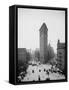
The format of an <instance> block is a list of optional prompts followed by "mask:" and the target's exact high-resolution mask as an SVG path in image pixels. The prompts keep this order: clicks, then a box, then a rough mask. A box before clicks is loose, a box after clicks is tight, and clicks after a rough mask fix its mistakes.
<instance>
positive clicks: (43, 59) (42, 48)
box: [39, 23, 48, 63]
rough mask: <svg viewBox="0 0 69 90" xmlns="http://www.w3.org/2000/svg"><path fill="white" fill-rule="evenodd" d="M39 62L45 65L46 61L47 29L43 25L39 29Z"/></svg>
mask: <svg viewBox="0 0 69 90" xmlns="http://www.w3.org/2000/svg"><path fill="white" fill-rule="evenodd" d="M39 31H40V62H41V63H45V62H47V61H48V52H47V45H48V40H47V39H48V33H47V32H48V29H47V26H46V24H45V23H43V24H42V26H41V28H40V30H39Z"/></svg>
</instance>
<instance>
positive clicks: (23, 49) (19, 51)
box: [18, 48, 27, 65]
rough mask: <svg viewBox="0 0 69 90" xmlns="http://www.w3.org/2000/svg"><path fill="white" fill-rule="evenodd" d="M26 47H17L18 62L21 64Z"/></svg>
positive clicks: (24, 59) (24, 56)
mask: <svg viewBox="0 0 69 90" xmlns="http://www.w3.org/2000/svg"><path fill="white" fill-rule="evenodd" d="M26 53H27V50H26V48H18V64H20V65H21V64H22V63H24V62H25V61H26Z"/></svg>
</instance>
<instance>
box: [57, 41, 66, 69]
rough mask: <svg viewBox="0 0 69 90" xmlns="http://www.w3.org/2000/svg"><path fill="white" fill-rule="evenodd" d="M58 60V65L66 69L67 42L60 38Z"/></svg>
mask: <svg viewBox="0 0 69 90" xmlns="http://www.w3.org/2000/svg"><path fill="white" fill-rule="evenodd" d="M57 62H58V67H59V68H60V69H61V70H63V71H64V69H65V43H61V42H60V41H59V40H58V43H57Z"/></svg>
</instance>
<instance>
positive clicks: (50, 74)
mask: <svg viewBox="0 0 69 90" xmlns="http://www.w3.org/2000/svg"><path fill="white" fill-rule="evenodd" d="M19 78H20V79H21V77H20V76H19ZM61 79H65V76H64V75H63V74H62V73H59V69H58V68H55V66H53V67H52V65H49V64H39V63H37V64H36V62H32V64H30V65H29V66H28V69H27V74H26V75H25V77H24V78H23V79H21V82H23V81H39V80H40V81H42V80H61Z"/></svg>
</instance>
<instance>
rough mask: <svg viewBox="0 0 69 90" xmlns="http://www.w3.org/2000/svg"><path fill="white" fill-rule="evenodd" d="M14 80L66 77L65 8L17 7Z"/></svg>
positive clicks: (49, 79)
mask: <svg viewBox="0 0 69 90" xmlns="http://www.w3.org/2000/svg"><path fill="white" fill-rule="evenodd" d="M17 12H18V15H17V16H18V17H17V18H18V26H17V27H18V35H17V36H18V37H17V38H18V41H17V42H18V47H17V55H18V62H17V66H16V67H17V82H18V83H22V82H42V81H44V82H50V81H56V80H57V81H59V80H66V78H67V76H66V75H67V73H66V58H65V54H66V52H65V49H66V48H65V47H66V44H65V43H66V39H65V10H50V9H49V10H48V9H34V8H18V9H17Z"/></svg>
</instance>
